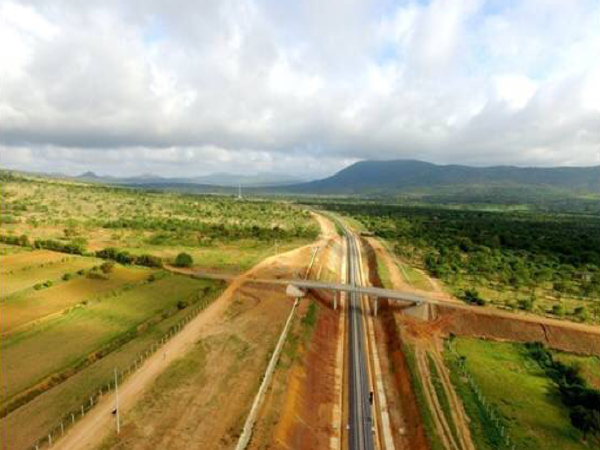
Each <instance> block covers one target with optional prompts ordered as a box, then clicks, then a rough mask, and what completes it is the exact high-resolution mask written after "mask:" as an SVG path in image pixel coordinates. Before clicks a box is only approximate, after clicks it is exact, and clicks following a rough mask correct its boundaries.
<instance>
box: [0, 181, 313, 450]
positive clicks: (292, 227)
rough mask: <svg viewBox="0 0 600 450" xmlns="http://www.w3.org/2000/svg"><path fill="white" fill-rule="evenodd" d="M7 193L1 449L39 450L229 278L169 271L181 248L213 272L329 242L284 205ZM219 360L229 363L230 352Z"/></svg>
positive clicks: (82, 192)
mask: <svg viewBox="0 0 600 450" xmlns="http://www.w3.org/2000/svg"><path fill="white" fill-rule="evenodd" d="M2 196H3V203H2V211H1V215H2V227H1V229H0V278H1V279H0V333H1V334H2V340H1V341H0V364H1V366H2V377H0V413H1V418H0V434H1V435H2V439H0V448H1V449H3V450H4V449H7V450H22V449H27V448H30V447H31V446H34V444H35V443H36V441H38V439H40V438H44V436H47V433H48V432H49V431H50V430H51V429H52V428H54V427H55V426H56V425H57V423H60V421H62V420H64V418H65V417H67V418H70V413H71V412H73V411H78V409H79V407H80V406H81V405H82V404H85V403H87V404H89V397H90V395H91V396H96V395H97V394H98V392H99V390H100V389H103V388H105V387H106V384H107V382H109V381H110V380H111V378H112V372H113V370H114V368H115V367H119V368H125V367H128V366H129V365H130V364H131V363H132V362H133V360H134V359H135V358H137V357H138V356H139V355H140V354H143V353H144V352H147V351H148V349H150V347H151V346H153V345H154V344H155V343H156V342H157V341H159V340H161V339H162V337H163V336H164V334H165V333H166V332H167V331H168V330H170V329H171V327H173V326H174V325H175V324H177V323H179V322H180V321H181V319H182V318H183V317H186V316H188V315H189V313H190V311H191V310H192V308H194V309H195V308H196V306H197V305H201V307H202V308H204V307H206V305H208V304H209V303H210V302H211V301H212V300H213V299H214V298H216V297H217V296H218V295H219V293H220V292H221V291H222V290H223V288H224V284H223V283H222V282H220V281H215V280H201V279H195V278H191V277H189V276H184V275H179V274H174V273H171V272H170V271H169V270H168V268H169V267H170V266H169V264H173V263H175V261H176V259H177V256H178V255H179V254H180V253H182V252H185V253H187V254H188V255H190V256H191V261H192V262H191V263H192V265H194V266H196V267H200V268H202V269H203V270H209V271H216V272H228V273H233V274H236V273H239V272H241V271H244V270H246V269H248V268H250V267H252V266H253V265H254V264H256V263H257V262H259V261H261V260H263V259H265V258H267V257H268V256H270V255H273V254H275V253H276V252H278V253H282V252H284V251H287V250H289V249H292V248H295V247H298V246H300V245H302V244H305V243H308V242H310V241H311V240H313V239H314V238H315V237H316V236H317V235H318V227H317V224H316V222H315V221H314V219H313V218H312V217H311V215H310V214H309V213H307V212H303V211H302V210H300V209H298V208H296V207H293V206H291V205H289V204H285V203H272V202H265V201H256V200H254V201H239V200H236V199H233V198H230V197H212V196H192V195H183V194H170V193H151V192H141V191H136V190H131V189H119V188H112V187H105V186H97V185H89V184H81V183H73V182H69V181H62V180H47V179H39V178H31V177H21V176H10V175H9V176H5V175H3V184H2ZM259 295H260V294H258V293H257V294H252V295H251V297H252V298H254V297H256V296H259ZM282 306H284V305H282ZM236 308H238V307H236ZM234 309H235V308H234ZM232 311H233V309H232ZM281 311H284V309H282V310H281ZM265 326H266V324H263V325H262V326H261V327H259V328H257V330H261V332H262V330H264V327H265ZM276 331H277V330H273V337H274V336H275V335H276ZM233 337H235V333H234V334H233ZM253 340H254V338H252V339H250V341H253ZM252 345H254V343H252ZM215 351H216V353H215V354H214V355H215V358H218V359H220V358H221V355H222V351H223V349H221V350H219V349H218V348H217V347H215ZM266 351H268V346H267V347H263V348H262V349H261V352H266ZM257 367H259V366H257ZM252 386H253V382H251V383H250V384H248V386H247V387H250V388H251V387H252ZM236 411H237V412H236ZM236 411H233V413H235V414H237V415H238V416H239V417H241V416H240V414H242V415H243V411H240V410H236ZM238 416H236V417H238ZM46 440H47V439H46Z"/></svg>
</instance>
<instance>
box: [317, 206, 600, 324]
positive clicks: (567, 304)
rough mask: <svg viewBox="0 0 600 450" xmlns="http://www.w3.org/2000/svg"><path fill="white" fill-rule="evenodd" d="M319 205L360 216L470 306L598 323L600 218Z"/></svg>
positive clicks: (397, 251)
mask: <svg viewBox="0 0 600 450" xmlns="http://www.w3.org/2000/svg"><path fill="white" fill-rule="evenodd" d="M320 206H321V207H325V208H326V209H328V210H331V211H334V212H337V213H340V214H344V215H346V216H349V217H352V218H353V219H354V220H356V221H359V222H360V223H361V224H362V226H363V228H364V230H366V232H369V233H372V234H374V235H375V236H377V237H378V238H381V239H384V240H385V241H387V242H388V243H389V247H390V248H391V249H392V250H393V252H394V253H395V254H396V255H397V256H398V257H399V258H400V260H401V261H404V262H406V263H407V264H406V265H407V266H413V267H416V268H421V269H423V270H426V271H427V272H428V273H429V274H430V275H432V276H434V277H436V278H439V279H441V280H442V281H444V283H445V284H446V285H447V286H448V287H449V288H450V289H451V290H452V291H453V293H454V294H455V295H456V296H457V297H459V298H462V299H464V300H465V301H466V302H468V303H472V304H476V305H485V304H494V305H497V306H501V307H503V308H508V309H513V310H523V311H530V312H534V313H538V314H543V315H552V316H554V317H558V318H562V317H565V318H569V319H571V320H577V321H582V322H591V323H600V219H598V217H595V216H590V215H584V214H566V213H563V214H549V213H539V212H521V211H502V212H489V211H472V210H466V209H450V208H441V207H440V208H432V207H407V206H398V205H376V204H373V203H363V204H360V203H352V204H338V203H335V204H334V203H325V204H321V205H320ZM407 273H408V272H407V271H406V270H404V271H403V274H407ZM414 273H418V271H416V270H415V271H413V272H411V275H410V277H412V276H413V275H412V274H414ZM404 276H405V277H406V275H404Z"/></svg>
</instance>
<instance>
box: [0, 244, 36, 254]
mask: <svg viewBox="0 0 600 450" xmlns="http://www.w3.org/2000/svg"><path fill="white" fill-rule="evenodd" d="M28 251H31V249H29V248H27V247H19V246H16V245H9V244H4V243H0V256H4V255H14V254H15V253H24V252H28Z"/></svg>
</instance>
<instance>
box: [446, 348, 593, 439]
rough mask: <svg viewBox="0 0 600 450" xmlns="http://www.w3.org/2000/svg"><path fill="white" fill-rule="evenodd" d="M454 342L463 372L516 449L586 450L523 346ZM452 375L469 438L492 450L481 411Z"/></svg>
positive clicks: (550, 384) (555, 393)
mask: <svg viewBox="0 0 600 450" xmlns="http://www.w3.org/2000/svg"><path fill="white" fill-rule="evenodd" d="M454 342H455V347H456V350H457V352H458V353H459V354H460V355H463V356H466V365H467V370H468V372H469V373H470V374H471V375H472V377H473V379H474V380H475V382H476V384H477V385H478V386H479V387H480V389H481V391H482V394H483V395H484V397H485V398H486V399H487V400H488V402H489V403H490V404H491V407H492V408H493V409H494V410H496V411H497V412H499V413H500V415H501V422H502V423H504V424H505V425H506V427H507V429H508V433H509V435H510V437H511V438H512V439H513V441H514V442H515V446H516V448H518V449H523V450H528V449H531V450H534V449H540V448H556V449H559V448H560V449H565V450H571V449H573V450H575V449H584V448H588V447H587V446H586V445H585V444H583V443H582V441H581V434H580V433H579V431H578V430H576V429H575V428H574V427H573V426H572V425H571V423H570V419H569V411H568V409H567V408H566V407H565V406H564V405H562V403H561V400H560V397H559V395H558V393H557V391H556V388H555V387H554V385H553V383H552V382H551V380H550V379H549V378H548V377H547V376H546V375H545V373H544V372H543V371H542V370H541V369H540V368H539V366H538V365H537V364H536V363H535V362H534V361H532V360H531V359H530V358H529V357H528V356H527V355H526V353H525V352H524V350H523V347H522V345H520V344H513V343H499V342H491V341H485V340H479V339H471V338H456V339H455V341H454ZM449 358H451V357H449ZM450 366H451V368H452V367H453V366H452V365H450ZM456 370H457V369H456V367H455V366H454V368H453V370H452V372H453V381H454V382H455V383H456V388H457V391H458V392H459V394H460V395H461V397H462V399H463V402H464V403H465V405H466V409H467V413H468V414H469V417H470V418H471V426H472V432H473V435H474V438H475V440H476V441H477V442H479V443H481V442H482V441H487V442H488V446H487V447H485V446H483V447H482V448H495V447H493V436H492V435H491V434H490V432H489V426H488V425H489V424H486V423H484V422H482V414H481V411H478V408H477V407H476V405H475V406H474V402H476V400H474V399H473V396H472V395H471V394H469V393H468V389H466V388H465V386H464V385H463V383H461V382H460V379H459V378H460V377H459V376H458V375H457V373H456ZM479 409H480V408H479Z"/></svg>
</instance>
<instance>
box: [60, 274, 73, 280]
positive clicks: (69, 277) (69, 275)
mask: <svg viewBox="0 0 600 450" xmlns="http://www.w3.org/2000/svg"><path fill="white" fill-rule="evenodd" d="M71 278H73V275H72V274H70V273H65V274H64V275H63V276H62V279H63V281H69V280H70V279H71Z"/></svg>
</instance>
